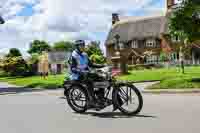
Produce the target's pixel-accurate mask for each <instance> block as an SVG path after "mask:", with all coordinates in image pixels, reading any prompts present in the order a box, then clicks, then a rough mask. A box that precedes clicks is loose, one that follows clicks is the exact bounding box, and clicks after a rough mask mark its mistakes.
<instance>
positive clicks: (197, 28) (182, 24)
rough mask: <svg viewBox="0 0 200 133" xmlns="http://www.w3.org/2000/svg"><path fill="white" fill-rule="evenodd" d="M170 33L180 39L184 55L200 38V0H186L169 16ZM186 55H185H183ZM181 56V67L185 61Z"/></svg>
mask: <svg viewBox="0 0 200 133" xmlns="http://www.w3.org/2000/svg"><path fill="white" fill-rule="evenodd" d="M169 33H170V35H171V37H178V38H179V40H180V45H179V46H180V48H179V49H180V54H181V55H184V54H185V53H186V51H187V49H188V48H189V44H192V43H193V42H196V41H199V40H200V38H199V37H200V1H199V0H184V1H183V2H182V3H181V4H180V6H179V7H178V8H176V9H175V10H174V11H173V12H172V14H171V15H170V17H169ZM182 57H184V56H182ZM182 59H183V58H181V69H182V73H184V63H183V60H182Z"/></svg>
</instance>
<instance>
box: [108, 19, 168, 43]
mask: <svg viewBox="0 0 200 133" xmlns="http://www.w3.org/2000/svg"><path fill="white" fill-rule="evenodd" d="M166 32H167V18H166V17H165V16H156V17H148V18H142V19H128V20H125V21H124V20H121V21H119V22H117V23H116V24H115V25H113V26H112V28H111V30H110V32H109V34H108V37H107V40H106V44H112V43H114V42H115V38H114V36H115V35H116V34H118V35H120V41H121V42H127V41H130V40H132V39H134V38H137V39H143V38H146V37H159V36H160V34H161V33H166Z"/></svg>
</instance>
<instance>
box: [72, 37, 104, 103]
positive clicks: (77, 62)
mask: <svg viewBox="0 0 200 133" xmlns="http://www.w3.org/2000/svg"><path fill="white" fill-rule="evenodd" d="M84 51H85V41H84V40H76V41H75V50H74V51H73V52H72V54H71V56H70V59H69V60H68V62H69V64H70V71H71V73H70V80H72V81H73V80H75V81H77V80H82V79H83V78H84V76H89V75H88V74H89V73H88V71H89V68H102V67H105V65H99V64H94V63H92V62H91V61H90V59H89V57H88V55H87V54H86V53H85V52H84ZM91 82H92V81H88V86H89V87H88V91H89V92H90V94H91V99H92V100H91V105H92V106H95V107H101V106H102V103H101V102H100V101H97V100H96V99H95V92H94V88H93V87H92V86H91V85H92V83H91ZM97 93H98V94H99V95H101V97H104V88H101V89H99V91H98V92H97Z"/></svg>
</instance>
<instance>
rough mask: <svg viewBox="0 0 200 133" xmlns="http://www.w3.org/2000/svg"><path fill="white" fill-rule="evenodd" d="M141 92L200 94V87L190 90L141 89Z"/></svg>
mask: <svg viewBox="0 0 200 133" xmlns="http://www.w3.org/2000/svg"><path fill="white" fill-rule="evenodd" d="M141 92H142V93H145V94H191V93H192V94H194V93H198V94H200V89H192V90H180V89H174V90H172V89H171V90H142V91H141Z"/></svg>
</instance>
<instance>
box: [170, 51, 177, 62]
mask: <svg viewBox="0 0 200 133" xmlns="http://www.w3.org/2000/svg"><path fill="white" fill-rule="evenodd" d="M177 59H178V57H177V53H171V60H173V61H176V60H177Z"/></svg>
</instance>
